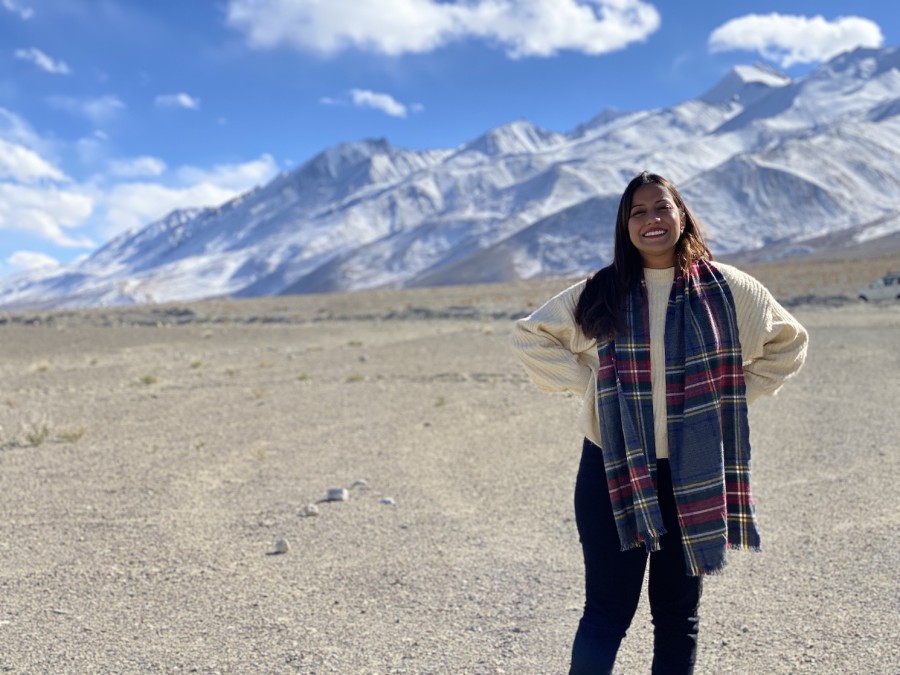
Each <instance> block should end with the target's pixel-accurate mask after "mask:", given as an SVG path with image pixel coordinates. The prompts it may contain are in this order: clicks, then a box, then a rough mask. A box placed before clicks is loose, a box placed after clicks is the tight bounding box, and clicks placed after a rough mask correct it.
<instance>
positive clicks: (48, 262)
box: [6, 251, 59, 270]
mask: <svg viewBox="0 0 900 675" xmlns="http://www.w3.org/2000/svg"><path fill="white" fill-rule="evenodd" d="M6 264H7V265H9V266H10V267H14V268H16V269H18V270H39V269H50V268H53V267H59V261H58V260H57V259H56V258H53V257H51V256H49V255H46V254H45V253H36V252H35V251H16V252H15V253H13V254H12V255H11V256H9V257H8V258H7V259H6Z"/></svg>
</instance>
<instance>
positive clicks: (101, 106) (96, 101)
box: [48, 95, 126, 124]
mask: <svg viewBox="0 0 900 675" xmlns="http://www.w3.org/2000/svg"><path fill="white" fill-rule="evenodd" d="M48 100H49V102H50V104H51V105H53V106H56V107H57V108H59V109H60V110H65V111H67V112H70V113H72V114H73V115H79V116H81V117H86V118H87V119H89V120H90V121H91V122H93V123H94V124H102V123H104V122H107V121H109V120H110V119H112V118H113V117H115V115H116V114H117V113H118V112H119V111H120V110H124V109H125V107H126V106H125V104H124V103H123V102H122V100H121V99H119V97H118V96H112V95H107V96H100V97H98V98H73V97H71V96H51V97H50V99H48Z"/></svg>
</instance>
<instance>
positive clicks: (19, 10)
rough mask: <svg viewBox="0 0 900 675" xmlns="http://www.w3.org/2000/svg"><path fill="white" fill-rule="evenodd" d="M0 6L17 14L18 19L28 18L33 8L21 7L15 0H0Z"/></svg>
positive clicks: (32, 13) (32, 14) (32, 12)
mask: <svg viewBox="0 0 900 675" xmlns="http://www.w3.org/2000/svg"><path fill="white" fill-rule="evenodd" d="M0 7H3V9H6V10H8V11H10V12H12V13H13V14H18V15H19V18H20V19H23V20H28V19H30V18H31V17H32V16H34V10H33V9H31V8H29V7H21V6H19V3H17V2H15V0H0Z"/></svg>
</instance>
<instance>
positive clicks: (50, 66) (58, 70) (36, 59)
mask: <svg viewBox="0 0 900 675" xmlns="http://www.w3.org/2000/svg"><path fill="white" fill-rule="evenodd" d="M15 57H16V58H17V59H20V60H22V61H29V62H30V63H33V64H34V65H36V66H37V67H38V68H40V69H41V70H43V71H46V72H48V73H53V74H54V75H71V74H72V69H71V68H69V65H68V64H67V63H66V62H65V61H56V60H54V59H53V58H51V57H50V56H48V55H47V54H45V53H44V52H42V51H41V50H40V49H37V48H36V47H32V48H31V49H17V50H16V51H15Z"/></svg>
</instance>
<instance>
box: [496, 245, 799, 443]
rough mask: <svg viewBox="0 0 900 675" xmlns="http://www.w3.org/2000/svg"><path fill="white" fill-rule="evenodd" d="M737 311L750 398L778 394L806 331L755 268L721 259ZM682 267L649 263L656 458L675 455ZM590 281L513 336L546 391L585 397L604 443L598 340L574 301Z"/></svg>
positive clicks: (585, 426)
mask: <svg viewBox="0 0 900 675" xmlns="http://www.w3.org/2000/svg"><path fill="white" fill-rule="evenodd" d="M714 265H715V266H716V267H717V268H718V269H719V270H720V271H721V272H722V275H723V276H724V277H725V280H726V281H727V282H728V287H729V288H730V289H731V295H732V297H734V305H735V310H736V312H737V324H738V336H739V338H740V341H741V352H742V356H743V360H744V380H745V381H746V384H747V401H748V402H750V401H753V400H754V399H756V398H758V397H759V396H761V395H764V394H774V393H775V392H776V391H778V389H779V388H781V385H782V384H783V383H784V381H785V380H787V379H788V378H789V377H791V376H792V375H794V374H795V373H796V372H797V371H798V370H800V366H802V365H803V361H804V359H805V358H806V345H807V342H808V336H807V334H806V330H804V328H803V326H801V325H800V324H799V323H798V322H797V320H796V319H795V318H794V317H793V316H791V315H790V313H788V311H787V310H786V309H785V308H784V307H782V306H781V305H779V304H778V302H777V301H776V300H775V298H773V297H772V294H771V293H769V291H768V290H767V289H766V288H765V287H764V286H763V285H762V284H761V283H759V282H758V281H757V280H756V279H754V278H753V277H751V276H750V275H749V274H745V273H744V272H741V271H740V270H738V269H737V268H735V267H732V266H731V265H725V264H723V263H719V262H716V263H714ZM674 278H675V268H674V267H670V268H668V269H664V270H654V269H645V270H644V279H645V280H646V282H647V300H648V303H649V308H648V313H649V317H650V371H651V384H652V387H653V410H654V425H655V435H656V455H657V457H668V456H669V453H668V435H667V432H666V406H665V400H666V398H665V397H666V384H665V365H664V364H665V345H664V340H663V335H664V332H665V323H666V308H667V305H668V300H669V293H670V291H671V287H672V282H673V280H674ZM584 284H585V282H584V281H581V282H579V283H577V284H575V285H574V286H571V287H570V288H567V289H566V290H564V291H563V292H562V293H560V294H559V295H557V296H556V297H554V298H552V299H550V300H549V301H548V302H547V303H546V304H545V305H544V306H543V307H541V308H540V309H538V310H536V311H535V312H534V313H533V314H532V315H531V316H528V317H526V318H524V319H521V320H519V321H517V322H516V325H515V329H514V330H513V334H512V337H511V338H510V343H511V345H512V348H513V350H514V352H515V354H516V356H518V357H519V359H520V360H521V361H522V364H523V365H524V366H525V370H526V371H527V372H528V375H529V377H530V378H531V380H532V382H534V383H535V384H536V385H537V386H538V387H539V388H540V389H543V390H544V391H571V392H574V393H576V394H578V395H579V396H581V397H582V405H581V413H580V415H579V425H578V426H579V430H580V431H581V433H582V434H584V435H585V436H587V438H589V439H590V440H591V441H593V442H594V443H596V444H597V445H601V442H602V441H601V438H600V424H599V420H598V418H597V369H598V367H599V365H600V362H599V358H598V356H597V343H596V340H593V339H588V338H587V337H586V336H585V335H584V333H582V332H581V328H579V326H578V324H576V323H575V306H576V305H577V304H578V298H579V297H581V291H582V290H583V289H584Z"/></svg>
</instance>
